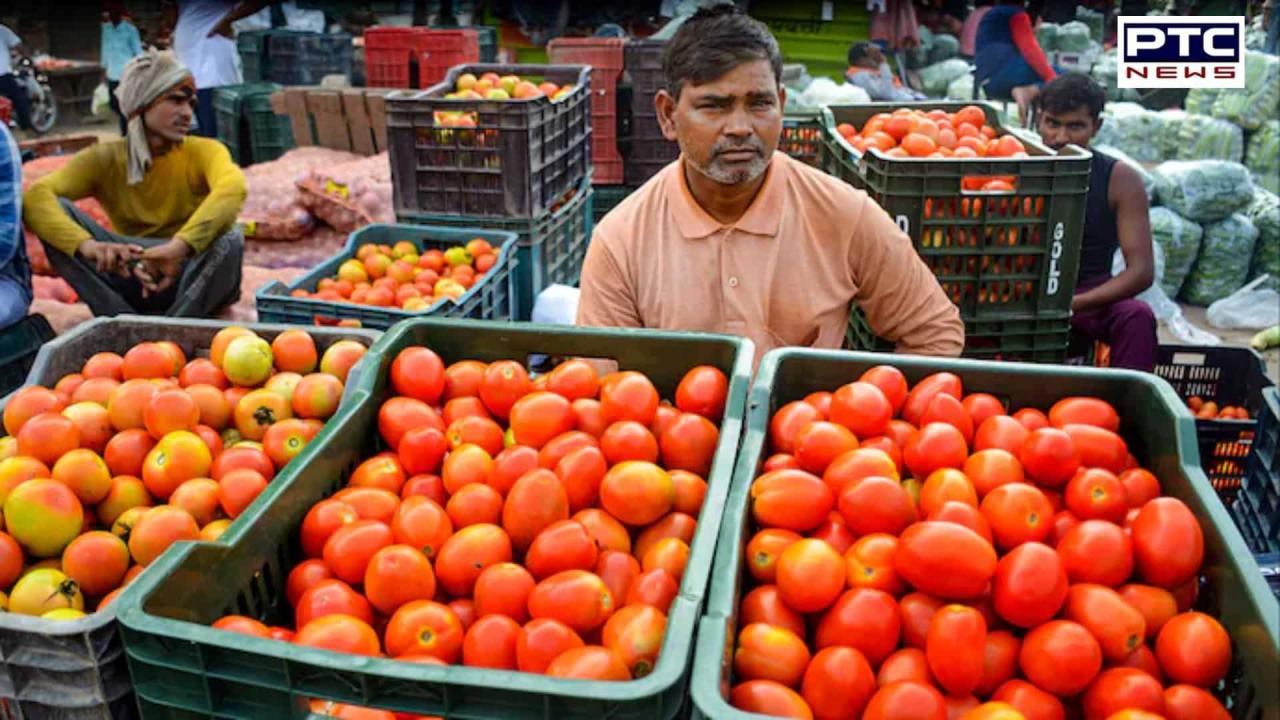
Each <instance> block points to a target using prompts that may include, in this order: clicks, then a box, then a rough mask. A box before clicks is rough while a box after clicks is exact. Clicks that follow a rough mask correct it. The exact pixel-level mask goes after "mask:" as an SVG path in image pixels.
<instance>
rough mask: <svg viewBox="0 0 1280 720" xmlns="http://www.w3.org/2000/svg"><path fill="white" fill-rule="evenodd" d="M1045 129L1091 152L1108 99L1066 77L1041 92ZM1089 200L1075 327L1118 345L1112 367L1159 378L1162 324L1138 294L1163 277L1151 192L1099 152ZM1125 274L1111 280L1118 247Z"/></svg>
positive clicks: (1056, 144)
mask: <svg viewBox="0 0 1280 720" xmlns="http://www.w3.org/2000/svg"><path fill="white" fill-rule="evenodd" d="M1038 102H1039V104H1040V119H1039V123H1038V130H1039V132H1040V136H1041V137H1042V138H1044V142H1045V144H1046V145H1048V146H1049V147H1051V148H1053V149H1055V150H1058V149H1061V148H1062V147H1063V146H1064V145H1067V144H1068V143H1074V144H1076V145H1079V146H1081V147H1088V145H1089V141H1090V140H1091V139H1093V136H1094V134H1095V133H1097V132H1098V128H1100V127H1102V119H1101V117H1100V116H1101V114H1102V108H1103V106H1104V105H1105V104H1106V94H1105V93H1104V92H1103V90H1102V88H1101V87H1100V86H1099V85H1098V84H1097V83H1096V82H1094V81H1093V79H1092V78H1090V77H1089V76H1088V75H1081V74H1076V73H1071V74H1067V75H1063V76H1062V77H1060V78H1058V79H1057V80H1054V81H1053V82H1051V83H1049V84H1047V85H1045V86H1044V90H1042V91H1041V92H1040V98H1039V101H1038ZM1092 152H1093V169H1092V175H1091V176H1090V178H1089V195H1088V198H1087V199H1086V201H1085V216H1084V240H1083V242H1082V245H1081V248H1080V273H1079V275H1078V279H1077V281H1076V296H1075V298H1074V299H1072V301H1071V310H1072V313H1073V316H1072V318H1071V327H1072V328H1073V329H1074V330H1076V331H1077V332H1081V333H1084V334H1085V335H1087V336H1088V337H1089V338H1091V339H1093V340H1101V341H1102V342H1105V343H1107V344H1108V345H1110V346H1111V365H1112V367H1120V368H1129V369H1133V370H1144V371H1146V372H1151V371H1152V369H1154V368H1155V365H1156V344H1157V343H1156V319H1155V314H1154V313H1152V312H1151V308H1150V307H1149V306H1148V305H1147V304H1146V303H1144V302H1142V301H1141V300H1137V299H1135V297H1134V296H1135V295H1137V294H1138V293H1140V292H1142V291H1143V290H1146V289H1147V288H1149V287H1151V283H1152V280H1153V276H1154V274H1155V258H1154V251H1153V250H1152V247H1151V224H1150V221H1149V220H1148V218H1147V194H1146V191H1144V190H1143V188H1142V178H1141V177H1140V176H1139V175H1138V172H1137V171H1136V170H1135V169H1134V168H1132V167H1130V166H1129V165H1128V164H1126V163H1124V162H1121V161H1119V160H1117V159H1116V158H1114V157H1111V156H1110V155H1106V154H1104V153H1100V152H1098V151H1097V150H1093V151H1092ZM1117 247H1119V248H1120V252H1121V253H1123V255H1124V264H1125V269H1124V271H1123V272H1121V273H1120V274H1119V275H1116V276H1115V277H1112V276H1111V261H1112V257H1113V256H1114V255H1115V252H1116V248H1117Z"/></svg>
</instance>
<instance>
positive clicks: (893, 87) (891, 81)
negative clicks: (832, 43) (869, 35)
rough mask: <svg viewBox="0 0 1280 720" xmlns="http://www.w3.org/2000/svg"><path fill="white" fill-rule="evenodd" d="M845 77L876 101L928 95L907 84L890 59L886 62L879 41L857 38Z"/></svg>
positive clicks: (911, 98) (890, 100) (850, 49)
mask: <svg viewBox="0 0 1280 720" xmlns="http://www.w3.org/2000/svg"><path fill="white" fill-rule="evenodd" d="M845 79H846V80H848V81H849V83H850V84H851V85H855V86H857V87H860V88H862V89H863V90H866V91H867V94H868V95H870V96H871V99H872V100H874V101H876V102H895V101H903V100H922V99H924V93H918V92H916V91H915V90H912V89H911V88H909V87H906V86H904V85H903V84H902V81H901V80H899V79H898V76H897V75H894V74H893V71H892V70H890V69H889V63H888V62H885V59H884V53H883V52H881V50H880V47H879V46H878V45H876V44H875V43H871V42H856V43H854V44H853V46H852V47H850V48H849V69H848V70H846V71H845Z"/></svg>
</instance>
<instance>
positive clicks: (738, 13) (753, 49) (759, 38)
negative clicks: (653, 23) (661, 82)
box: [662, 4, 782, 98]
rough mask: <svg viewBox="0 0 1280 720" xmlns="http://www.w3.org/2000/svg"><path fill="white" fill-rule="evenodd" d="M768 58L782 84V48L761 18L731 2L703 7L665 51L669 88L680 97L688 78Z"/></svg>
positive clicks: (701, 78)
mask: <svg viewBox="0 0 1280 720" xmlns="http://www.w3.org/2000/svg"><path fill="white" fill-rule="evenodd" d="M755 60H767V61H768V62H769V65H770V66H772V67H773V77H774V79H775V80H777V81H778V84H779V85H781V84H782V51H780V50H779V49H778V41H777V40H775V39H774V37H773V35H772V34H770V32H769V29H768V28H767V27H765V26H764V23H761V22H760V21H759V20H756V19H754V18H752V17H750V16H749V15H747V14H746V13H745V12H743V11H742V10H739V9H738V8H737V7H736V6H734V5H730V4H722V5H716V6H713V7H709V8H702V9H701V10H699V11H698V12H696V13H694V14H693V15H692V16H691V17H690V18H689V19H688V20H686V21H685V23H684V24H683V25H681V26H680V29H679V30H677V31H676V34H675V37H673V38H671V40H670V41H669V42H668V43H667V47H666V49H665V50H664V51H663V53H662V72H663V74H664V75H665V76H666V79H667V92H669V93H671V96H672V97H675V98H678V97H680V90H681V88H683V87H684V84H685V83H686V82H691V83H693V84H694V85H702V84H705V83H709V82H713V81H715V80H716V79H717V78H719V77H722V76H723V75H724V74H725V73H727V72H729V71H730V70H732V69H733V68H735V67H737V66H739V65H741V64H743V63H748V62H752V61H755Z"/></svg>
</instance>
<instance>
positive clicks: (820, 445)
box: [795, 420, 858, 475]
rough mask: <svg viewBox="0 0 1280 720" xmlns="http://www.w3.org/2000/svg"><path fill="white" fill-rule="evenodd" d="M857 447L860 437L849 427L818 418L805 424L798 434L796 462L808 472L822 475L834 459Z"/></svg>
mask: <svg viewBox="0 0 1280 720" xmlns="http://www.w3.org/2000/svg"><path fill="white" fill-rule="evenodd" d="M857 447H858V438H857V436H855V435H854V434H853V433H851V432H849V429H848V428H846V427H845V426H843V425H837V424H835V423H833V422H828V421H825V420H818V421H815V422H811V423H809V424H808V425H805V426H804V427H803V428H801V429H800V432H799V433H797V434H796V439H795V456H796V462H798V463H800V467H802V468H804V469H805V470H807V471H808V472H811V473H814V474H816V475H821V474H822V473H823V472H825V471H826V469H827V466H828V465H830V464H831V462H832V461H833V460H835V459H836V458H837V457H840V456H841V455H843V454H844V453H846V452H848V451H850V450H856V449H857Z"/></svg>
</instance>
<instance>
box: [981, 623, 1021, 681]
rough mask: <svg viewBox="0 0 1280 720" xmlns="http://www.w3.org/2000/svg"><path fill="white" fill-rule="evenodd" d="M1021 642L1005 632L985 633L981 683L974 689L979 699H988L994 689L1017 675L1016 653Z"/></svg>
mask: <svg viewBox="0 0 1280 720" xmlns="http://www.w3.org/2000/svg"><path fill="white" fill-rule="evenodd" d="M1021 649H1022V641H1020V640H1018V638H1017V637H1016V636H1015V635H1014V634H1013V633H1011V632H1009V631H1007V630H996V631H994V632H989V633H987V641H986V643H985V644H984V645H983V650H982V681H981V682H979V683H978V687H977V688H976V689H974V693H975V694H977V695H978V696H980V697H990V695H991V693H993V692H995V690H996V688H998V687H1000V686H1001V685H1003V684H1004V683H1005V682H1007V681H1008V680H1010V679H1011V678H1013V676H1015V675H1017V674H1018V651H1019V650H1021Z"/></svg>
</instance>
